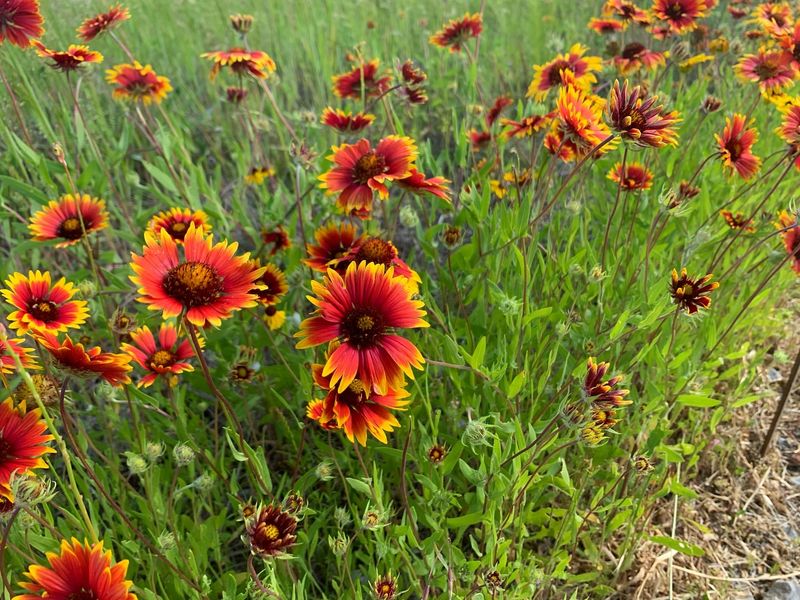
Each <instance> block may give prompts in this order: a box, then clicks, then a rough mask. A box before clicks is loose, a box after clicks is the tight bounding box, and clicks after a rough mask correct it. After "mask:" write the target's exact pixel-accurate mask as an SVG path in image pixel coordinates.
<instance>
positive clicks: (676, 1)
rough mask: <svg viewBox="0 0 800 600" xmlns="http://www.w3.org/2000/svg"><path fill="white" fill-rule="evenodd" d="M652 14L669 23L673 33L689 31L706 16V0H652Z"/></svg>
mask: <svg viewBox="0 0 800 600" xmlns="http://www.w3.org/2000/svg"><path fill="white" fill-rule="evenodd" d="M651 10H652V12H653V15H655V16H656V18H658V19H660V20H661V21H664V22H665V23H666V24H667V25H669V28H670V30H671V31H672V32H673V33H683V32H685V31H691V30H692V29H695V28H696V27H697V20H698V19H701V18H703V17H705V16H706V0H653V7H652V9H651Z"/></svg>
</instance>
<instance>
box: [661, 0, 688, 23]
mask: <svg viewBox="0 0 800 600" xmlns="http://www.w3.org/2000/svg"><path fill="white" fill-rule="evenodd" d="M664 13H665V14H666V15H667V17H668V18H670V19H674V20H678V19H680V18H682V17H683V16H684V15H686V11H685V10H684V8H683V5H682V4H681V3H680V2H671V3H670V4H669V5H667V8H666V9H665V10H664Z"/></svg>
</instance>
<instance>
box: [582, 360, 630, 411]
mask: <svg viewBox="0 0 800 600" xmlns="http://www.w3.org/2000/svg"><path fill="white" fill-rule="evenodd" d="M610 368H611V365H610V364H609V363H607V362H601V363H598V362H596V361H595V359H594V358H593V357H591V356H590V357H589V360H588V361H587V362H586V377H585V378H584V380H583V392H584V394H585V396H586V398H587V400H589V401H590V402H591V403H592V408H593V409H594V410H613V409H614V408H619V407H621V406H625V405H627V404H631V401H630V400H627V399H626V396H627V395H628V393H629V390H625V389H622V388H620V387H619V384H620V383H621V382H622V380H623V379H624V378H623V376H622V375H615V376H614V377H610V378H608V379H606V378H605V377H606V374H607V373H608V370H609V369H610Z"/></svg>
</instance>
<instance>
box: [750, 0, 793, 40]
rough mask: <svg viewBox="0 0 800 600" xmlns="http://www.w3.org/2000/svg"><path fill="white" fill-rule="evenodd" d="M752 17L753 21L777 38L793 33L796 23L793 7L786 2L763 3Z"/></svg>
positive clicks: (757, 7)
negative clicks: (793, 25) (793, 16)
mask: <svg viewBox="0 0 800 600" xmlns="http://www.w3.org/2000/svg"><path fill="white" fill-rule="evenodd" d="M752 17H753V18H752V21H754V22H756V23H758V24H759V25H761V26H762V27H763V28H764V29H765V30H766V32H767V33H769V34H770V35H772V36H776V37H780V36H782V35H786V34H788V33H789V32H791V30H792V24H793V23H794V19H792V7H791V6H789V4H788V3H786V2H762V3H760V4H759V5H758V6H756V7H754V9H753V14H752Z"/></svg>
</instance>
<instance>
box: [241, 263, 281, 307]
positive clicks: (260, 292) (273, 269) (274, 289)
mask: <svg viewBox="0 0 800 600" xmlns="http://www.w3.org/2000/svg"><path fill="white" fill-rule="evenodd" d="M250 265H251V267H252V268H253V269H258V270H260V271H263V273H262V274H261V275H260V276H259V277H258V278H257V279H256V280H255V281H254V282H253V283H254V284H255V286H254V287H253V289H252V290H251V291H252V293H253V294H255V295H256V299H257V300H258V303H259V304H263V305H264V306H271V305H273V304H277V303H278V302H279V301H280V299H281V298H282V297H283V296H284V295H286V292H288V291H289V284H288V283H286V275H284V274H283V271H281V270H280V269H279V268H278V267H277V266H276V265H273V264H272V263H267V264H266V265H264V267H263V268H262V267H261V261H260V260H259V259H257V258H256V259H254V260H252V261H251V262H250Z"/></svg>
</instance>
